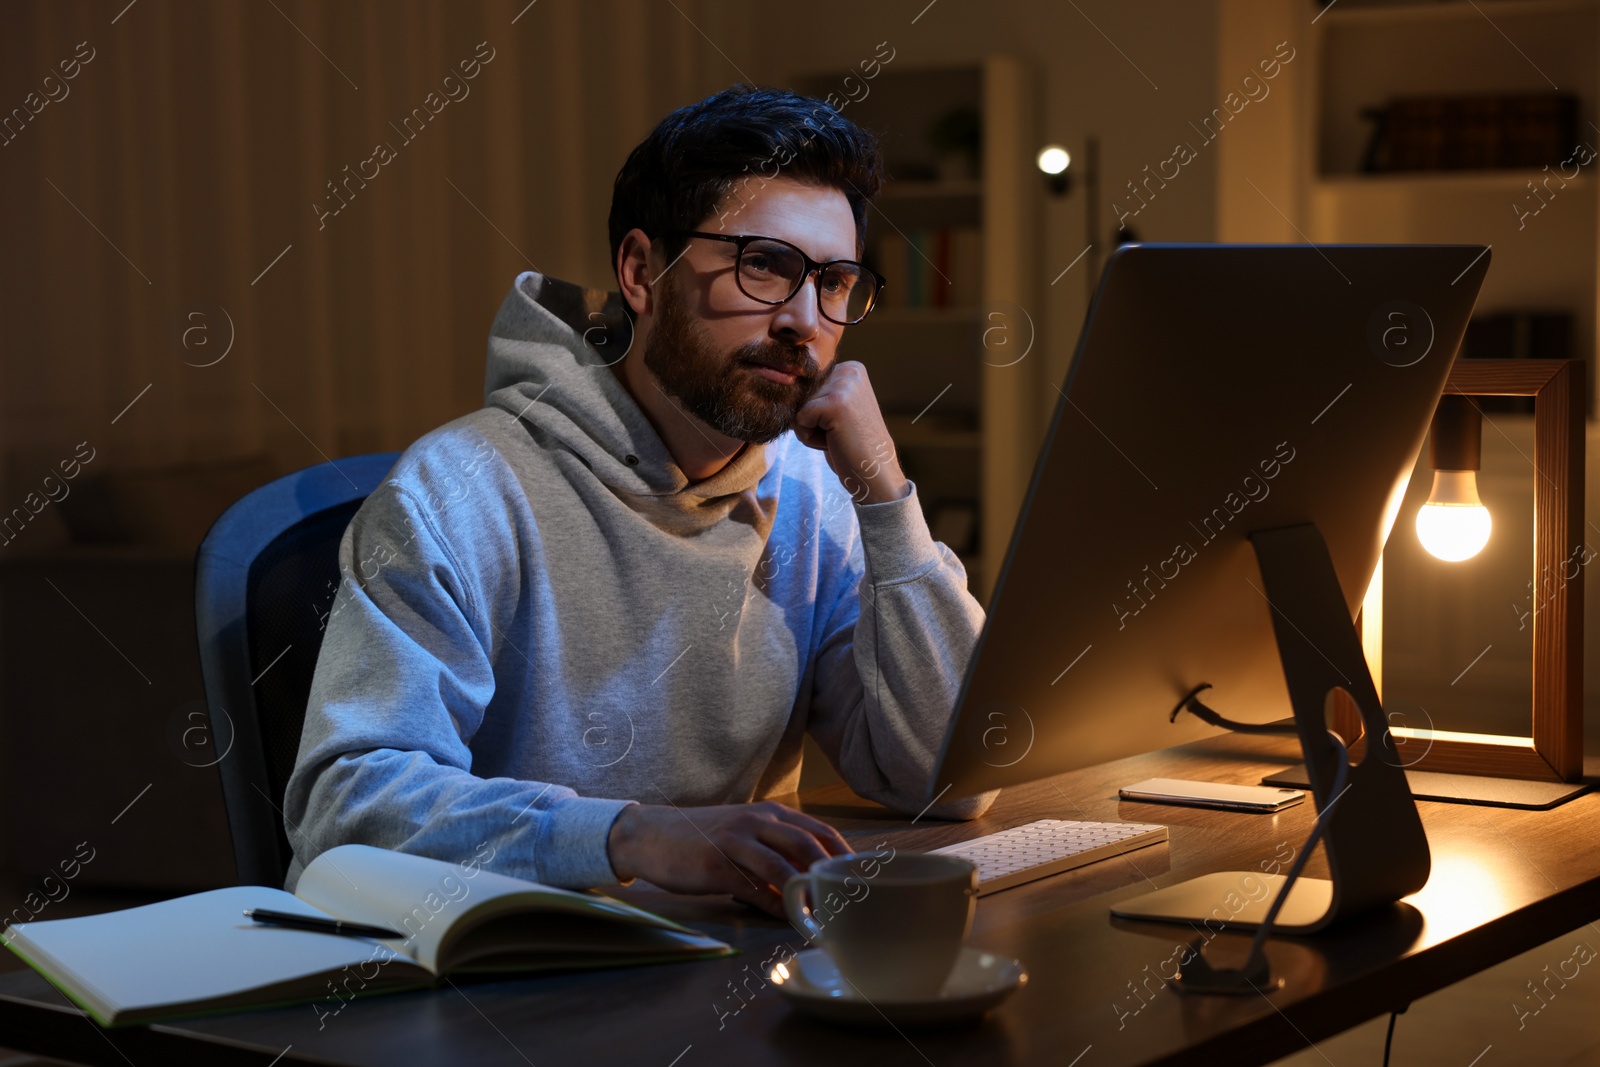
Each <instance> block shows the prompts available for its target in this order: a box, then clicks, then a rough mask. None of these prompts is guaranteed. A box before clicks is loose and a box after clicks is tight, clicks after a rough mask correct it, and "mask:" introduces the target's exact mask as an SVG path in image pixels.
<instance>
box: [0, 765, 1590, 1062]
mask: <svg viewBox="0 0 1600 1067" xmlns="http://www.w3.org/2000/svg"><path fill="white" fill-rule="evenodd" d="M1297 757H1298V746H1297V745H1296V743H1295V742H1293V741H1292V740H1286V739H1280V738H1271V737H1256V738H1247V737H1233V736H1229V737H1222V738H1217V739H1213V740H1210V741H1205V742H1201V743H1199V744H1195V745H1188V746H1184V747H1183V748H1178V749H1170V750H1167V751H1165V752H1158V753H1151V754H1147V755H1144V756H1136V757H1133V758H1131V759H1126V760H1120V761H1117V762H1115V763H1110V764H1105V765H1103V766H1098V767H1091V768H1087V769H1085V770H1081V771H1076V772H1073V773H1071V774H1066V775H1061V776H1059V777H1056V778H1053V779H1047V780H1045V781H1042V782H1035V783H1032V784H1029V785H1026V786H1019V787H1016V788H1012V789H1007V790H1005V791H1004V793H1003V794H1002V795H1001V797H1000V799H999V800H998V801H997V802H996V803H995V805H994V806H993V808H991V809H990V812H989V814H988V815H986V816H985V817H984V818H983V819H981V820H978V821H976V822H971V823H928V822H921V823H917V824H915V825H913V823H912V821H911V820H909V819H905V818H900V817H896V816H893V815H891V814H890V813H888V812H886V811H885V810H884V809H882V808H879V807H877V806H876V805H873V804H869V803H867V802H865V801H862V800H859V799H858V798H856V797H854V796H853V795H852V794H850V793H849V792H848V791H847V790H845V789H843V788H842V787H839V786H828V787H824V788H822V789H817V790H812V791H809V792H808V793H807V794H806V795H805V797H804V798H803V803H802V807H803V809H804V810H805V811H807V812H810V813H812V814H815V815H817V816H819V817H821V818H824V819H827V820H828V821H830V822H832V823H834V824H836V825H838V826H839V827H840V828H841V829H842V830H843V831H844V832H845V835H846V836H847V837H848V838H849V839H850V840H851V841H852V842H853V843H855V844H857V845H859V846H861V847H868V846H870V845H875V844H877V843H878V842H880V841H888V842H890V843H891V844H892V845H893V846H894V847H896V848H919V849H920V848H933V847H937V846H939V845H943V844H949V843H951V842H954V841H958V840H962V839H965V838H968V837H973V836H977V835H978V834H982V833H989V832H993V831H995V830H1001V829H1005V828H1006V827H1009V826H1014V825H1017V824H1020V823H1024V822H1029V821H1032V820H1034V819H1039V818H1083V819H1095V820H1117V819H1121V820H1126V821H1138V822H1161V823H1165V824H1167V825H1168V826H1170V827H1171V839H1170V841H1169V842H1168V843H1167V844H1165V845H1157V846H1155V847H1152V848H1146V849H1142V850H1139V851H1137V852H1134V853H1131V854H1129V855H1128V856H1126V857H1122V858H1119V859H1114V860H1108V861H1104V862H1101V863H1096V864H1092V865H1090V866H1089V867H1085V868H1081V869H1079V870H1077V871H1071V872H1068V873H1066V874H1062V875H1057V876H1055V877H1052V878H1048V879H1044V880H1041V881H1038V882H1033V883H1030V884H1028V885H1024V886H1019V887H1017V888H1014V889H1008V890H1005V891H1003V892H1000V893H996V894H994V895H992V896H988V897H984V898H983V899H982V900H981V901H980V902H979V905H978V912H977V917H976V919H975V921H974V923H973V928H972V935H971V938H970V942H969V943H970V944H973V945H975V946H977V947H980V948H983V949H987V950H989V951H993V952H1001V953H1005V954H1006V955H1008V956H1015V957H1017V958H1019V959H1021V960H1022V961H1023V963H1024V964H1025V965H1026V966H1027V968H1028V971H1029V973H1030V976H1031V977H1030V980H1029V982H1028V984H1027V986H1026V987H1025V988H1023V989H1022V990H1020V991H1018V992H1017V993H1016V994H1015V995H1014V996H1012V997H1011V999H1009V1000H1008V1001H1006V1002H1005V1003H1004V1004H1002V1005H1001V1006H1000V1007H999V1008H997V1009H996V1010H995V1011H994V1012H993V1013H991V1014H990V1016H989V1017H988V1018H987V1019H986V1020H985V1021H984V1022H982V1023H981V1024H978V1025H973V1026H966V1027H960V1028H955V1029H949V1030H920V1031H919V1030H907V1031H905V1032H903V1033H897V1032H895V1031H894V1030H883V1031H881V1032H880V1031H860V1030H850V1029H844V1028H839V1027H835V1026H831V1025H828V1024H825V1023H821V1022H814V1021H812V1020H810V1019H808V1018H806V1017H804V1016H801V1015H799V1014H797V1013H796V1012H794V1011H793V1010H791V1009H790V1007H789V1005H788V1003H787V1002H786V1001H784V1000H783V999H782V998H781V997H780V996H779V995H778V993H777V992H776V991H775V990H774V989H773V988H772V987H771V986H770V985H769V986H766V987H765V988H761V986H760V985H759V984H757V983H756V982H747V983H746V984H745V986H744V988H745V989H746V990H750V992H747V993H746V994H745V997H746V998H747V999H734V997H733V996H732V993H731V990H732V988H733V985H735V984H738V983H740V982H743V981H745V980H746V979H749V978H750V976H751V975H752V974H755V973H756V972H757V971H758V967H759V964H760V962H761V961H762V960H764V959H767V958H769V957H771V956H772V955H773V954H774V951H775V950H776V949H778V948H779V946H782V945H788V946H790V947H791V949H792V950H795V951H798V950H800V949H803V948H805V947H806V945H805V943H804V942H803V941H802V940H801V938H800V937H799V936H798V935H797V934H796V933H795V932H794V931H793V930H792V929H790V928H789V927H787V926H786V925H785V924H783V923H782V922H780V921H778V920H775V919H769V918H768V917H767V916H765V915H764V914H761V913H758V912H755V911H754V910H752V909H748V908H745V907H743V906H742V905H736V904H733V903H731V902H730V901H729V900H728V898H726V897H720V898H718V897H683V896H676V895H670V894H664V893H660V892H654V891H650V890H645V889H630V890H619V891H617V895H619V896H622V897H625V898H626V899H629V900H632V901H634V902H635V903H638V904H641V905H642V906H645V907H649V908H652V909H654V910H656V911H659V912H661V913H662V914H666V915H669V916H671V917H673V918H676V919H679V920H681V921H684V922H687V923H689V924H690V925H693V926H696V927H698V928H700V929H702V930H704V931H706V932H707V933H710V934H712V935H713V936H715V937H719V938H722V939H724V940H727V941H729V942H731V943H732V944H734V945H735V946H736V947H738V948H739V949H741V950H742V954H741V955H738V956H733V957H728V958H725V959H719V960H709V961H699V962H691V963H682V964H669V965H661V966H654V967H636V968H629V969H623V970H610V971H592V972H582V973H575V974H567V975H550V976H544V977H534V978H518V979H510V980H506V979H500V980H494V981H483V980H477V979H474V980H470V981H467V980H457V981H455V982H454V984H453V987H452V986H451V985H446V986H443V987H442V988H440V989H439V990H437V991H428V992H415V993H401V994H394V995H388V996H379V997H370V998H367V999H357V1000H354V1001H351V1002H349V1003H347V1004H346V1006H345V1007H344V1008H343V1009H342V1011H341V1012H340V1013H339V1014H338V1015H336V1016H328V1017H325V1018H320V1019H319V1017H318V1015H317V1013H316V1012H314V1011H313V1009H312V1007H311V1006H310V1005H300V1006H296V1007H289V1008H278V1009H273V1010H269V1011H257V1012H246V1013H238V1014H233V1015H227V1016H219V1017H215V1018H211V1019H203V1020H196V1021H193V1022H189V1023H176V1024H170V1025H166V1026H153V1027H136V1028H132V1029H129V1030H114V1031H104V1030H101V1029H100V1028H99V1027H97V1026H95V1025H94V1024H93V1023H92V1022H90V1021H89V1020H88V1019H87V1018H86V1017H84V1016H83V1015H82V1014H81V1013H80V1012H79V1011H78V1010H77V1009H76V1008H74V1007H72V1006H71V1005H70V1003H68V1002H67V1001H66V1000H65V998H63V997H62V996H61V995H60V994H59V993H57V992H56V991H55V990H54V989H53V988H52V987H50V986H49V985H48V984H47V983H46V982H45V981H44V980H43V979H42V978H40V977H39V976H38V975H36V974H34V973H33V972H31V971H30V972H24V973H18V974H11V975H6V976H4V977H3V978H0V1045H4V1046H7V1047H16V1048H19V1049H25V1050H27V1051H33V1052H37V1053H40V1054H46V1055H53V1056H58V1057H62V1058H69V1059H71V1058H75V1059H77V1060H78V1061H79V1062H84V1063H106V1064H118V1065H120V1064H125V1063H127V1062H129V1061H131V1062H133V1063H158V1062H159V1063H164V1064H181V1063H206V1064H230V1063H249V1064H261V1065H266V1064H271V1063H274V1062H276V1063H279V1064H289V1063H293V1062H313V1063H336V1064H372V1065H384V1067H388V1065H390V1064H394V1063H407V1064H428V1063H439V1064H457V1063H472V1064H526V1063H533V1064H546V1063H612V1062H624V1061H626V1062H630V1063H643V1064H658V1065H660V1067H668V1065H674V1064H676V1065H678V1067H691V1065H693V1064H697V1063H707V1062H711V1063H722V1062H738V1063H741V1064H750V1065H754V1064H801V1063H827V1064H832V1063H856V1062H871V1063H873V1064H877V1065H879V1067H890V1065H893V1064H902V1063H903V1064H917V1065H922V1064H926V1063H929V1062H933V1063H938V1064H939V1065H940V1067H946V1065H955V1064H965V1063H972V1064H986V1065H988V1064H1010V1063H1034V1062H1043V1061H1046V1060H1048V1061H1050V1062H1054V1063H1060V1064H1071V1063H1076V1062H1078V1061H1077V1060H1075V1057H1078V1056H1080V1055H1081V1054H1083V1053H1084V1052H1085V1051H1087V1050H1090V1049H1092V1055H1090V1056H1085V1057H1084V1058H1083V1060H1082V1063H1083V1065H1084V1067H1100V1065H1105V1064H1154V1063H1202V1062H1213V1061H1215V1060H1217V1059H1219V1058H1221V1057H1223V1056H1226V1062H1229V1063H1238V1064H1248V1063H1267V1062H1270V1061H1272V1060H1274V1059H1276V1058H1279V1057H1281V1056H1284V1055H1287V1054H1288V1053H1290V1052H1292V1051H1294V1050H1296V1049H1299V1048H1303V1047H1305V1046H1306V1045H1307V1044H1308V1043H1311V1042H1315V1041H1317V1040H1319V1039H1321V1038H1324V1037H1327V1036H1329V1035H1331V1034H1334V1033H1337V1032H1339V1031H1341V1030H1344V1029H1347V1028H1349V1027H1351V1026H1353V1025H1355V1024H1357V1023H1360V1022H1362V1021H1364V1020H1366V1019H1369V1018H1372V1017H1374V1016H1376V1015H1379V1014H1382V1013H1385V1012H1388V1011H1390V1010H1393V1009H1395V1008H1399V1007H1402V1006H1404V1005H1406V1004H1408V1003H1410V1002H1411V1001H1413V1000H1416V999H1418V998H1420V997H1422V996H1425V995H1426V994H1428V993H1431V992H1434V991H1435V990H1438V989H1441V988H1443V987H1445V986H1447V985H1450V984H1451V983H1453V982H1455V981H1458V980H1460V979H1461V978H1464V977H1466V976H1467V975H1469V974H1472V973H1475V972H1477V971H1480V970H1483V969H1485V968H1487V967H1490V966H1493V965H1494V964H1496V963H1499V962H1502V961H1504V960H1506V959H1509V958H1510V957H1512V956H1514V955H1517V954H1518V953H1521V952H1525V951H1528V950H1529V949H1532V948H1534V947H1537V946H1538V945H1541V944H1544V943H1545V942H1547V941H1550V940H1551V939H1553V938H1556V937H1558V936H1559V935H1561V934H1563V933H1566V932H1568V931H1572V930H1575V929H1577V928H1578V927H1579V926H1581V925H1583V924H1584V923H1587V922H1590V921H1592V920H1594V919H1596V918H1597V917H1600V835H1597V834H1595V833H1594V829H1593V828H1594V826H1595V825H1596V823H1597V822H1600V796H1596V795H1594V794H1590V795H1587V796H1583V797H1580V798H1579V799H1577V800H1575V801H1572V802H1571V803H1568V804H1566V805H1563V806H1562V807H1559V808H1556V809H1554V810H1552V811H1543V812H1540V811H1517V810H1510V809H1504V808H1486V807H1477V806H1473V805H1465V804H1445V803H1438V802H1428V801H1424V802H1421V803H1420V804H1419V808H1420V809H1421V812H1422V818H1423V823H1424V825H1425V827H1426V829H1427V833H1428V841H1429V844H1430V847H1431V849H1432V852H1433V873H1432V877H1431V878H1430V880H1429V882H1428V884H1427V886H1426V887H1424V888H1423V890H1422V891H1421V892H1419V893H1416V894H1414V895H1413V896H1411V897H1408V898H1407V900H1406V901H1405V902H1404V903H1403V904H1401V905H1399V906H1397V907H1396V908H1394V909H1392V910H1391V911H1388V912H1385V913H1381V914H1378V915H1374V916H1371V917H1367V918H1362V919H1358V920H1355V921H1353V922H1351V923H1348V924H1345V925H1343V926H1341V927H1339V928H1337V929H1336V931H1335V932H1333V933H1330V934H1324V935H1320V936H1317V937H1311V938H1298V939H1290V938H1274V939H1272V941H1271V943H1270V945H1269V949H1268V955H1269V957H1270V959H1271V962H1272V966H1273V968H1274V970H1275V971H1276V972H1277V973H1278V974H1280V975H1282V976H1284V977H1285V978H1286V979H1287V984H1286V985H1285V986H1284V988H1282V989H1280V990H1278V991H1277V992H1274V993H1272V994H1270V995H1269V996H1250V997H1215V996H1212V997H1189V996H1179V995H1178V994H1176V993H1175V992H1173V991H1172V990H1170V989H1163V988H1161V986H1162V984H1163V982H1162V979H1161V978H1160V972H1161V971H1162V970H1163V969H1166V970H1167V971H1168V973H1170V968H1169V967H1168V968H1164V964H1165V961H1167V960H1168V959H1169V958H1170V957H1171V956H1172V955H1173V952H1174V950H1175V948H1176V947H1177V946H1178V945H1180V944H1181V943H1183V942H1186V941H1188V940H1189V939H1191V938H1192V937H1193V936H1194V934H1193V931H1191V930H1190V929H1189V928H1188V927H1185V926H1180V925H1173V924H1163V923H1137V924H1134V923H1122V922H1120V921H1118V922H1117V923H1116V924H1113V921H1112V920H1111V918H1110V915H1109V912H1108V910H1107V909H1108V907H1109V905H1110V904H1111V902H1112V901H1114V900H1118V899H1124V898H1127V897H1132V896H1136V895H1138V894H1140V893H1143V892H1146V891H1148V890H1150V889H1151V888H1152V887H1161V886H1167V885H1172V884H1174V883H1176V882H1179V881H1183V880H1185V879H1187V878H1191V877H1194V876H1196V875H1199V874H1205V873H1208V872H1211V871H1218V870H1259V869H1262V867H1263V865H1264V864H1270V863H1271V861H1272V860H1273V859H1274V858H1281V857H1282V856H1284V855H1285V854H1286V852H1287V851H1288V850H1289V849H1298V848H1299V847H1300V846H1301V844H1302V842H1303V841H1304V839H1305V836H1306V834H1307V832H1308V831H1309V829H1310V827H1311V823H1312V820H1313V818H1314V812H1313V810H1312V806H1311V805H1310V804H1309V803H1307V804H1304V805H1301V806H1299V807H1296V808H1290V809H1288V810H1286V811H1283V812H1280V813H1277V814H1274V815H1254V814H1244V813H1231V812H1221V811H1206V810H1201V809H1193V808H1179V807H1168V806H1157V805H1148V804H1133V803H1127V802H1122V801H1119V800H1118V799H1117V788H1118V787H1119V786H1121V785H1125V784H1127V783H1129V782H1135V781H1139V780H1141V779H1144V778H1149V777H1154V776H1166V777H1175V778H1196V779H1205V780H1213V781H1227V782H1239V783H1253V782H1256V781H1258V780H1259V779H1260V777H1261V775H1262V774H1263V773H1265V772H1267V771H1269V770H1275V769H1278V768H1279V767H1281V766H1283V765H1285V764H1288V763H1292V762H1295V761H1296V759H1297ZM1307 873H1308V874H1311V875H1316V876H1326V867H1325V866H1323V865H1322V859H1321V855H1320V853H1319V854H1318V855H1316V856H1313V857H1312V859H1311V861H1310V864H1309V866H1308V869H1307ZM1245 940H1246V939H1245V938H1244V936H1243V935H1234V934H1221V935H1218V936H1217V938H1216V941H1215V942H1214V943H1213V948H1212V950H1208V951H1218V952H1222V951H1227V950H1229V949H1232V948H1236V947H1238V946H1241V945H1242V944H1244V943H1245ZM1579 940H1589V941H1593V940H1594V939H1592V938H1580V939H1579ZM1563 961H1564V957H1563V956H1561V955H1553V956H1552V959H1551V960H1550V961H1549V962H1550V964H1551V965H1552V969H1555V968H1557V967H1558V965H1560V964H1562V963H1563ZM1585 962H1586V961H1585ZM746 968H748V970H747V969H746ZM1529 977H1530V979H1540V978H1542V977H1544V976H1543V975H1542V974H1540V975H1530V976H1529ZM1568 977H1571V976H1570V975H1569V976H1568ZM738 1005H742V1007H740V1008H739V1010H737V1011H733V1008H734V1007H736V1006H738ZM1516 1021H1517V1017H1516V1015H1515V1013H1514V1012H1512V1011H1507V1012H1506V1013H1505V1018H1504V1019H1500V1020H1485V1022H1484V1028H1485V1037H1484V1041H1485V1043H1486V1044H1487V1043H1490V1042H1492V1041H1494V1040H1495V1034H1496V1033H1497V1032H1499V1031H1501V1030H1505V1031H1514V1030H1515V1029H1516V1027H1515V1023H1516ZM286 1050H287V1051H286ZM280 1056H281V1058H277V1057H280Z"/></svg>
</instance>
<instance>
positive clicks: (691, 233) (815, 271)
mask: <svg viewBox="0 0 1600 1067" xmlns="http://www.w3.org/2000/svg"><path fill="white" fill-rule="evenodd" d="M661 236H662V237H666V238H672V237H704V238H706V239H708V240H711V241H725V242H727V243H728V244H731V245H733V246H735V248H734V255H733V281H734V284H735V285H737V286H738V287H739V292H741V293H743V294H744V295H745V296H747V297H749V298H750V299H751V300H754V301H755V302H756V303H758V304H766V305H767V306H768V307H778V306H779V305H781V304H787V303H788V302H789V301H791V300H793V299H794V295H795V294H796V293H798V292H799V291H800V290H801V289H803V288H805V284H806V279H807V278H811V279H813V282H814V284H815V285H816V288H817V314H819V315H821V316H822V317H823V318H825V319H827V320H828V321H829V322H832V323H835V324H837V325H839V326H854V325H855V324H856V323H858V322H860V321H861V320H862V319H864V318H866V317H867V316H868V315H870V314H872V309H873V308H875V307H877V306H878V297H880V296H882V295H883V287H884V284H885V282H886V279H885V278H884V276H883V275H881V274H879V273H878V272H877V271H875V270H873V269H872V268H871V267H869V266H867V265H866V264H865V263H862V262H860V261H859V260H854V259H830V260H828V261H827V262H825V263H819V262H818V261H817V260H814V259H812V258H811V257H810V256H808V255H806V252H805V249H803V248H801V247H800V246H799V245H796V244H794V243H793V242H791V241H785V240H784V239H783V238H781V237H767V236H764V235H762V234H758V233H746V234H737V235H735V234H730V233H708V232H706V231H705V230H667V231H665V232H664V233H662V235H661ZM751 241H772V242H773V243H775V244H780V245H783V246H785V247H787V248H792V249H794V250H795V252H796V254H798V255H799V256H800V259H801V261H802V262H803V263H804V264H805V270H804V271H803V272H802V273H801V275H800V277H799V278H797V279H796V280H795V283H794V288H793V289H791V290H790V291H789V295H788V296H786V297H784V298H783V299H782V300H766V299H764V298H762V297H759V296H756V295H754V294H753V293H751V292H749V291H748V290H747V289H745V287H744V281H743V279H742V278H740V277H739V264H740V262H741V261H742V260H743V259H744V250H745V246H746V245H748V244H749V243H750V242H751ZM836 263H845V264H848V265H849V266H852V267H857V268H859V269H860V271H861V274H862V276H863V277H865V276H867V275H871V276H872V279H873V283H874V288H873V290H872V302H871V303H870V304H868V305H867V310H866V311H863V312H862V313H861V316H860V318H855V319H850V320H849V321H848V322H847V321H845V320H843V319H836V318H834V317H833V316H832V315H830V314H828V313H827V312H826V311H824V310H823V309H822V272H823V271H824V270H826V269H827V268H829V267H831V266H833V265H834V264H836Z"/></svg>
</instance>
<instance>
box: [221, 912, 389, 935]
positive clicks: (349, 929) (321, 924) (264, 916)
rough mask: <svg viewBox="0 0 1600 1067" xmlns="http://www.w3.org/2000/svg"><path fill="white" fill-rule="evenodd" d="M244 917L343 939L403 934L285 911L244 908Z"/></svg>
mask: <svg viewBox="0 0 1600 1067" xmlns="http://www.w3.org/2000/svg"><path fill="white" fill-rule="evenodd" d="M244 917H245V918H247V919H251V920H253V921H255V922H258V923H269V924H271V925H273V926H289V927H293V928H294V929H296V930H315V931H316V932H317V933H322V934H341V935H343V936H345V937H377V938H383V939H385V940H389V939H393V938H400V939H404V938H405V936H406V935H405V934H401V933H396V932H395V931H393V930H388V929H385V928H384V927H382V926H366V925H364V924H362V923H347V922H342V921H341V920H339V919H319V918H317V917H316V916H315V915H295V914H292V913H290V912H287V911H271V910H269V909H267V908H246V909H244Z"/></svg>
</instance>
